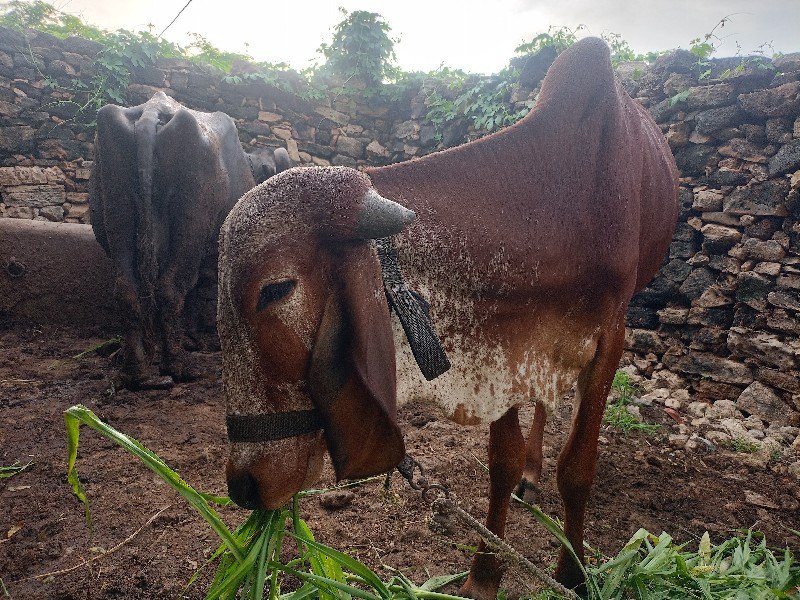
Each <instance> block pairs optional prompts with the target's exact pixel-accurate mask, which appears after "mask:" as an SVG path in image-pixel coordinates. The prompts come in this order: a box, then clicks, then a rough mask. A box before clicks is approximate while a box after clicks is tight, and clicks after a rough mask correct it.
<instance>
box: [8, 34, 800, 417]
mask: <svg viewBox="0 0 800 600" xmlns="http://www.w3.org/2000/svg"><path fill="white" fill-rule="evenodd" d="M99 50H100V47H99V46H98V45H97V44H95V43H93V42H90V41H87V40H82V39H78V38H70V39H67V40H58V39H56V38H53V37H51V36H48V35H45V34H34V33H31V34H29V35H27V36H23V35H21V34H19V33H16V32H13V31H9V30H2V29H0V165H2V166H0V216H3V217H15V218H24V219H36V220H48V221H66V222H73V223H86V222H88V205H87V184H88V178H89V173H90V169H91V160H92V158H93V156H92V152H93V147H92V143H91V142H92V134H93V128H92V125H91V123H90V122H89V123H87V121H91V118H88V119H87V118H86V117H87V114H90V111H88V112H87V111H83V112H81V111H80V107H81V105H82V104H83V103H85V100H86V93H85V92H80V91H76V90H75V88H74V86H75V83H74V82H75V80H76V79H77V80H81V81H84V82H86V84H87V85H88V84H89V83H90V82H91V78H92V77H93V75H94V73H93V65H92V63H93V60H94V57H95V55H96V54H97V52H98V51H99ZM515 61H517V65H516V66H517V67H518V68H519V69H520V74H521V76H520V84H519V85H518V86H517V87H516V88H515V90H514V91H513V93H512V94H511V98H510V99H509V109H510V110H512V111H513V110H518V109H519V108H520V107H522V106H524V103H525V102H529V101H530V100H532V99H533V98H535V95H536V92H537V86H538V85H539V80H540V78H541V76H542V74H543V73H544V71H545V69H546V66H547V63H546V62H545V64H542V58H541V57H536V58H534V59H515ZM241 69H242V70H240V71H236V70H234V72H233V73H232V75H238V79H240V80H246V77H242V75H245V74H246V73H247V69H246V68H245V67H241ZM618 74H619V76H620V78H621V79H622V80H623V82H624V85H625V86H626V88H627V89H628V91H629V93H630V94H631V96H633V97H634V98H636V99H637V100H638V101H639V102H641V103H642V104H643V105H645V106H647V107H648V108H649V109H650V111H651V113H652V114H653V116H654V118H655V119H656V121H657V122H658V123H659V125H660V126H661V127H662V130H663V131H664V133H665V135H666V137H667V139H668V141H669V144H670V146H671V148H672V149H673V152H674V154H675V158H676V161H677V164H678V167H679V169H680V172H681V195H680V200H681V210H680V219H679V223H678V226H677V228H676V231H675V236H674V240H673V243H672V246H671V247H670V251H669V255H668V256H667V257H666V259H665V265H664V267H663V268H662V270H661V272H660V273H659V275H658V276H657V277H656V279H655V280H654V281H653V283H652V284H651V285H650V286H648V287H647V289H645V290H644V291H643V292H642V293H641V294H639V295H638V296H637V297H636V298H635V299H634V301H633V303H632V306H631V308H630V311H629V315H628V325H629V331H628V340H627V349H628V351H629V358H630V360H632V361H633V362H634V363H635V364H636V366H637V367H638V368H639V369H640V370H642V371H645V372H647V373H649V374H653V373H656V374H657V373H659V372H662V370H663V372H664V373H669V374H670V376H673V377H678V378H681V379H683V380H685V381H684V382H683V383H685V384H686V386H687V387H689V388H690V389H692V391H693V392H694V394H695V395H697V396H699V397H705V398H708V399H710V400H716V399H723V398H724V399H731V400H736V399H738V398H739V397H740V396H741V395H742V393H743V392H745V391H746V392H747V394H749V395H751V396H752V395H754V394H755V395H757V396H758V398H759V399H760V401H761V402H766V403H767V404H770V405H771V406H773V408H774V409H775V410H776V411H781V410H784V411H785V410H786V409H788V408H800V377H799V376H800V322H798V318H797V317H798V312H800V202H798V199H799V195H800V192H799V191H798V190H799V189H800V55H798V54H792V55H786V56H783V57H781V58H778V59H775V60H764V59H742V58H739V57H737V58H731V59H721V60H715V61H712V63H711V64H699V63H698V61H697V59H696V58H695V57H694V56H693V55H691V54H690V53H688V52H684V51H678V52H676V53H674V54H671V55H669V56H665V57H662V58H661V59H659V60H658V61H657V62H656V63H655V64H654V65H652V66H650V67H647V66H646V65H642V64H626V65H623V66H621V67H620V69H619V70H618ZM131 81H132V83H131V85H130V86H129V89H128V103H129V104H131V105H132V104H138V103H141V102H144V101H145V100H147V99H148V98H149V97H150V96H151V95H152V94H153V93H154V92H155V91H156V90H159V89H161V90H164V91H165V92H166V93H168V94H169V95H171V96H173V97H174V98H175V99H176V100H178V101H179V102H181V103H183V104H184V105H186V106H188V107H191V108H195V109H199V110H206V111H211V110H222V111H225V112H227V113H228V114H230V115H231V116H232V117H234V118H235V119H236V121H237V125H238V128H239V132H240V137H241V140H242V143H243V144H244V145H245V146H249V145H261V146H284V147H286V148H287V150H288V151H289V154H290V156H291V157H292V159H293V160H294V161H295V162H296V163H298V164H316V165H328V164H333V165H347V166H354V167H359V166H363V165H368V164H386V163H390V162H397V161H402V160H408V159H411V158H413V157H415V156H421V155H424V154H427V153H429V152H432V151H434V150H437V149H440V148H442V147H446V146H451V145H457V144H459V143H463V142H464V141H467V140H468V139H472V138H474V137H477V136H479V135H480V132H478V131H476V130H475V128H474V127H472V126H471V125H470V123H469V120H468V119H467V118H458V119H455V120H453V121H451V122H449V123H447V124H445V125H441V124H440V125H435V124H434V123H432V122H431V121H430V120H429V119H428V118H427V113H428V105H427V104H426V103H428V102H429V98H430V96H431V92H432V88H430V87H429V86H428V85H427V84H425V83H423V84H422V85H421V87H420V88H419V89H409V90H406V91H405V92H403V93H400V94H397V95H395V96H394V97H391V98H390V97H387V96H374V95H370V94H367V93H364V94H358V93H356V94H343V93H340V92H331V93H330V94H328V95H327V96H325V97H324V98H322V99H318V100H313V101H312V100H308V99H303V98H302V97H301V96H302V94H300V95H298V93H296V92H293V91H292V90H296V89H299V88H298V82H297V81H296V80H292V77H291V75H286V77H285V80H283V81H281V82H278V83H277V84H276V85H267V84H266V83H242V81H240V82H239V83H234V82H233V81H235V80H234V79H231V78H230V77H227V78H226V77H225V76H224V74H223V73H220V72H218V71H214V70H213V69H211V68H203V67H199V66H197V65H194V64H192V63H189V62H187V61H183V60H164V61H161V62H159V63H158V64H157V66H155V67H148V68H143V69H140V70H138V71H136V72H134V73H132V74H131ZM440 92H441V93H443V94H451V96H454V95H456V94H457V93H458V90H440ZM206 312H207V313H208V314H209V315H213V311H212V310H209V311H206Z"/></svg>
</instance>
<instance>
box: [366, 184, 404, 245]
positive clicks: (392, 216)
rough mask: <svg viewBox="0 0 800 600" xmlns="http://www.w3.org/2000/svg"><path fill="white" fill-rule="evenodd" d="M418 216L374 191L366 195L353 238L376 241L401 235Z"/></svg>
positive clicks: (369, 191) (371, 190)
mask: <svg viewBox="0 0 800 600" xmlns="http://www.w3.org/2000/svg"><path fill="white" fill-rule="evenodd" d="M416 216H417V215H416V214H415V213H414V211H413V210H408V209H407V208H405V207H404V206H401V205H399V204H398V203H397V202H392V201H391V200H387V199H386V198H384V197H383V196H381V195H380V194H378V192H376V191H375V190H373V189H370V190H368V191H367V193H366V194H364V198H363V199H362V201H361V208H360V209H359V212H358V221H357V222H356V227H355V230H354V231H353V236H354V237H355V238H356V239H361V240H374V239H379V238H383V237H388V236H390V235H394V234H396V233H400V232H401V231H403V229H405V228H406V226H407V225H408V224H409V223H411V221H413V220H414V218H415V217H416Z"/></svg>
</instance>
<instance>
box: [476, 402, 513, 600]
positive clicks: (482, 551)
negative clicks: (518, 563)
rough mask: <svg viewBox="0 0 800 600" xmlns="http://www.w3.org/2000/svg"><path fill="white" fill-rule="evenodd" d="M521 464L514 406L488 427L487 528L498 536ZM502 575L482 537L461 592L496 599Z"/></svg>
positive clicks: (495, 559)
mask: <svg viewBox="0 0 800 600" xmlns="http://www.w3.org/2000/svg"><path fill="white" fill-rule="evenodd" d="M524 466H525V439H524V438H523V436H522V431H521V430H520V427H519V415H518V410H517V408H516V407H514V408H511V409H509V410H508V411H507V412H506V413H505V414H504V415H503V416H502V417H500V418H499V419H498V420H497V421H495V422H494V423H492V424H491V425H490V426H489V513H488V515H487V517H486V527H487V529H489V530H490V531H491V532H493V533H494V534H496V535H497V536H498V537H501V538H502V537H504V535H505V528H506V517H507V516H508V503H509V499H510V498H511V492H512V491H514V487H515V486H516V485H517V484H518V483H519V480H520V477H521V476H522V469H523V467H524ZM502 576H503V569H502V566H501V564H500V561H498V560H497V558H496V557H495V555H494V553H492V552H491V551H490V550H489V548H488V547H487V545H486V543H485V542H484V541H483V540H481V542H480V544H479V545H478V551H477V552H476V554H475V556H474V557H473V559H472V567H471V568H470V571H469V577H467V580H466V581H465V582H464V585H463V586H462V588H461V594H462V595H464V596H469V597H471V598H476V599H477V600H495V598H496V597H497V589H498V587H499V586H500V578H501V577H502Z"/></svg>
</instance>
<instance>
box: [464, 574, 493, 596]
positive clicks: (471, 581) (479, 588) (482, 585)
mask: <svg viewBox="0 0 800 600" xmlns="http://www.w3.org/2000/svg"><path fill="white" fill-rule="evenodd" d="M497 588H498V586H497V585H493V584H491V583H487V582H479V581H477V580H476V579H475V578H474V577H473V576H472V574H470V576H469V577H467V580H466V581H465V582H464V585H462V586H461V589H460V590H459V591H458V594H459V596H464V597H465V598H474V599H475V600H497Z"/></svg>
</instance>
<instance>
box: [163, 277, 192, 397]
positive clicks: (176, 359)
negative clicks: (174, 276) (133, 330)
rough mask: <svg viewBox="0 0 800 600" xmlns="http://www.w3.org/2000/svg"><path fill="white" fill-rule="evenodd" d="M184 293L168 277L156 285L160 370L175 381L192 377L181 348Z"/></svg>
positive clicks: (184, 351) (183, 350)
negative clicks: (159, 328) (159, 335)
mask: <svg viewBox="0 0 800 600" xmlns="http://www.w3.org/2000/svg"><path fill="white" fill-rule="evenodd" d="M186 293H187V292H186V291H185V290H183V289H180V288H179V287H178V286H176V285H175V284H174V283H173V282H172V281H170V279H168V278H162V279H161V280H160V281H159V283H158V286H157V287H156V296H157V297H158V301H159V309H158V315H159V325H160V327H161V332H160V333H161V370H162V372H163V373H164V374H165V375H171V376H172V378H173V379H174V380H175V381H187V380H189V379H192V378H193V374H192V373H191V371H190V369H189V363H188V357H187V352H186V350H185V349H184V348H183V327H182V325H183V321H182V312H183V305H184V301H185V299H186Z"/></svg>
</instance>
